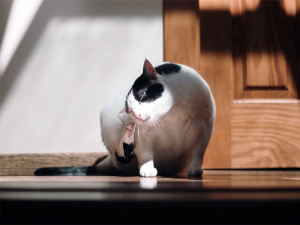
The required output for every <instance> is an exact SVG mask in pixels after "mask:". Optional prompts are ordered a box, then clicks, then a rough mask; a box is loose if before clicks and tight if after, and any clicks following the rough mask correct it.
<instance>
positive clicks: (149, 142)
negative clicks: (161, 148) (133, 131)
mask: <svg viewBox="0 0 300 225" xmlns="http://www.w3.org/2000/svg"><path fill="white" fill-rule="evenodd" d="M142 134H143V136H144V138H145V139H146V140H147V141H149V143H151V144H152V142H151V141H150V140H149V139H148V138H147V137H146V136H147V135H145V133H144V130H142Z"/></svg>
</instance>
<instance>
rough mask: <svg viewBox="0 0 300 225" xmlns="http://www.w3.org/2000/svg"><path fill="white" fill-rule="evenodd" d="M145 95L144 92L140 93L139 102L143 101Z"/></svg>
mask: <svg viewBox="0 0 300 225" xmlns="http://www.w3.org/2000/svg"><path fill="white" fill-rule="evenodd" d="M145 94H146V92H145V91H144V92H142V94H140V101H142V100H143V98H144V97H145Z"/></svg>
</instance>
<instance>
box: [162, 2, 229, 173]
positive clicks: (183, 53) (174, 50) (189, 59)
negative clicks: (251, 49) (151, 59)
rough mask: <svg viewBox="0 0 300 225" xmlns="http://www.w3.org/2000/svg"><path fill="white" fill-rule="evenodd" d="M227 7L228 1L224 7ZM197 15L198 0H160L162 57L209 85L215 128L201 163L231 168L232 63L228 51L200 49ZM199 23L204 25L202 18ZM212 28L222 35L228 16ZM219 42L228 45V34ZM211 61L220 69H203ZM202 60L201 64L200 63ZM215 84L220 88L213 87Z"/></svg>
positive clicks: (198, 16)
mask: <svg viewBox="0 0 300 225" xmlns="http://www.w3.org/2000/svg"><path fill="white" fill-rule="evenodd" d="M200 4H201V3H200ZM225 7H226V6H225ZM229 7H230V6H229V5H228V10H230V8H229ZM208 13H209V12H208ZM204 14H207V13H206V12H205V13H204ZM200 16H201V15H200V13H199V2H198V0H181V1H169V0H164V2H163V19H164V60H165V61H167V62H176V63H182V64H185V65H188V66H190V67H192V68H194V69H196V70H197V71H198V72H199V73H200V74H201V75H202V77H204V79H205V80H206V81H207V82H208V84H209V85H210V86H211V89H212V93H213V95H214V96H215V99H216V106H217V115H216V124H215V130H214V133H213V136H212V138H211V140H210V143H209V146H208V149H207V152H206V154H205V157H204V165H203V167H204V168H218V169H224V168H231V158H230V156H231V153H230V151H231V137H230V133H231V132H230V113H231V112H230V102H231V101H232V94H233V93H232V92H231V91H230V90H232V88H231V87H232V80H233V79H232V78H233V77H232V71H231V70H230V67H229V66H228V63H229V64H232V63H233V60H232V54H231V52H227V53H224V54H222V56H219V55H217V54H210V52H209V51H208V50H207V49H201V43H200V42H201V41H202V40H200V39H201V38H202V37H200V34H201V30H200V29H201V27H200ZM204 16H206V15H204ZM201 25H203V26H208V24H207V23H205V22H204V23H203V24H202V23H201ZM214 29H215V30H214V31H213V32H216V35H222V34H223V31H222V30H223V29H231V19H230V18H229V17H225V21H224V22H223V24H221V25H220V27H219V28H218V27H217V28H214ZM229 33H231V32H229ZM219 42H220V41H219ZM222 42H223V43H221V44H222V45H226V47H227V48H229V49H230V48H231V37H226V38H224V39H223V40H222ZM208 60H209V61H211V63H210V62H208ZM214 63H216V64H217V65H218V67H219V69H218V70H217V71H223V73H211V74H207V72H206V69H207V71H209V68H211V67H215V66H216V65H214ZM204 64H205V66H203V67H202V65H204ZM220 84H222V85H220ZM217 86H218V87H219V86H220V88H216V87H217ZM221 87H222V88H221ZM220 99H222V101H220Z"/></svg>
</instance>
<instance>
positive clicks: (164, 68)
mask: <svg viewBox="0 0 300 225" xmlns="http://www.w3.org/2000/svg"><path fill="white" fill-rule="evenodd" d="M155 70H156V72H157V73H159V74H160V75H169V74H171V73H178V72H179V71H180V70H181V67H180V65H177V64H174V63H165V64H162V65H160V66H157V67H155Z"/></svg>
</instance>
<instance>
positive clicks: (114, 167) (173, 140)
mask: <svg viewBox="0 0 300 225" xmlns="http://www.w3.org/2000/svg"><path fill="white" fill-rule="evenodd" d="M214 120H215V103H214V99H213V96H212V93H211V91H210V88H209V86H208V84H207V83H206V82H205V81H204V79H203V78H202V77H201V76H200V75H199V74H198V73H197V72H196V71H195V70H193V69H192V68H190V67H187V66H185V65H180V64H174V63H163V64H161V65H159V66H157V67H155V68H154V67H153V66H152V65H151V63H150V62H149V61H148V60H145V62H144V67H143V73H142V75H141V76H139V77H138V78H137V79H136V80H135V82H134V84H133V86H132V88H131V89H130V91H129V92H128V91H126V92H124V93H121V94H120V96H118V97H116V98H115V99H114V100H112V101H109V102H108V104H107V105H105V106H104V108H103V109H102V111H101V115H100V122H101V132H102V138H103V142H104V144H105V146H106V147H107V149H108V151H109V153H110V154H109V155H108V156H107V157H106V158H105V159H104V160H103V161H102V162H101V163H99V164H98V165H95V166H91V167H69V168H59V167H55V168H41V169H38V170H37V171H36V172H35V174H36V175H84V174H87V175H92V174H99V175H101V174H114V173H120V174H126V175H137V174H139V175H140V176H145V177H152V176H156V175H157V174H176V173H177V172H179V171H181V170H182V169H183V168H184V167H185V166H186V165H187V163H188V162H189V166H188V174H189V175H190V176H201V175H202V169H201V167H202V163H203V157H204V153H205V150H206V148H207V145H208V142H209V139H210V137H211V134H212V131H213V127H214Z"/></svg>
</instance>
